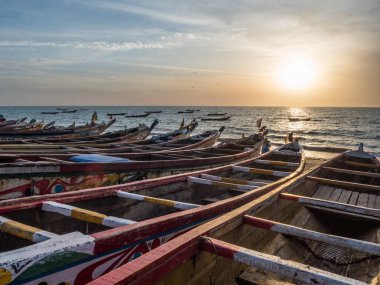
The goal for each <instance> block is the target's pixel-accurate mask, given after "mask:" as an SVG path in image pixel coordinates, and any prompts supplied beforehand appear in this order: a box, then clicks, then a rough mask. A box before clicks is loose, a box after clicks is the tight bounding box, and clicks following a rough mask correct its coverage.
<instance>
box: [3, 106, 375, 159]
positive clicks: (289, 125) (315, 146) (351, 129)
mask: <svg viewBox="0 0 380 285" xmlns="http://www.w3.org/2000/svg"><path fill="white" fill-rule="evenodd" d="M57 108H60V107H59V106H49V107H0V114H2V115H3V116H5V117H6V118H7V119H17V118H21V117H28V119H31V118H35V119H37V120H43V121H44V122H45V123H48V122H51V121H55V122H56V125H64V126H67V125H70V124H71V123H73V122H74V121H75V122H77V125H80V124H84V123H86V122H89V121H90V120H91V116H92V114H93V112H94V111H97V114H98V119H99V121H103V120H104V121H107V120H108V117H107V113H123V112H126V113H128V115H135V114H143V113H144V112H145V111H158V110H162V113H160V114H151V115H149V116H148V117H145V118H125V117H124V116H117V117H115V118H116V119H117V121H116V123H115V124H114V125H113V126H112V127H111V128H110V129H109V130H119V129H124V128H125V127H127V128H129V127H134V126H136V125H138V124H141V123H145V124H151V122H153V120H154V119H156V118H157V119H158V120H159V124H158V126H157V127H156V128H155V130H154V132H153V133H161V132H169V131H172V130H174V129H176V128H178V126H179V125H180V123H181V121H182V118H184V119H185V120H186V121H190V120H191V119H193V118H195V119H198V121H199V125H198V127H197V129H196V131H195V134H196V133H200V132H202V131H205V130H209V129H216V128H219V127H221V126H225V127H226V129H225V131H224V133H223V135H222V138H238V137H241V135H242V134H243V133H244V134H245V135H250V134H252V133H254V132H256V131H257V127H256V121H257V119H259V118H262V119H263V121H262V124H263V125H266V126H267V128H268V129H269V133H268V138H269V140H270V141H271V143H272V146H273V147H275V146H277V145H279V144H281V143H283V141H284V137H285V136H286V134H287V133H289V132H293V133H294V136H295V137H298V138H299V141H300V142H301V143H302V144H303V145H304V147H305V150H306V154H307V156H309V157H319V158H329V157H331V156H333V155H335V154H336V153H339V152H342V151H345V150H348V149H354V148H357V147H358V145H359V143H361V142H362V143H364V148H365V150H366V151H369V152H372V153H373V154H375V155H376V156H380V145H379V139H380V108H287V107H194V106H187V107H183V106H181V107H174V106H170V107H164V106H154V107H153V106H138V107H135V106H133V107H128V106H113V107H100V106H65V107H63V108H68V109H78V111H77V112H76V113H59V114H56V115H43V114H41V112H53V111H57ZM186 109H197V110H198V109H199V111H196V112H194V113H193V114H178V113H177V112H178V111H183V110H186ZM214 112H220V113H228V115H230V116H232V118H231V119H230V120H228V121H201V120H200V118H202V117H207V114H208V113H214ZM289 117H310V118H311V120H310V121H299V122H290V121H289V119H288V118H289Z"/></svg>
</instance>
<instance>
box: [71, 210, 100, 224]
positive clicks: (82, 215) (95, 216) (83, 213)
mask: <svg viewBox="0 0 380 285" xmlns="http://www.w3.org/2000/svg"><path fill="white" fill-rule="evenodd" d="M71 216H72V217H73V218H75V219H78V220H82V221H86V222H90V223H95V224H102V222H103V219H104V218H106V217H107V216H106V215H104V214H100V213H97V212H93V211H89V210H85V209H80V208H75V209H72V210H71Z"/></svg>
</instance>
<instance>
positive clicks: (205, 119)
mask: <svg viewBox="0 0 380 285" xmlns="http://www.w3.org/2000/svg"><path fill="white" fill-rule="evenodd" d="M229 119H231V116H228V117H223V118H201V120H202V121H227V120H229Z"/></svg>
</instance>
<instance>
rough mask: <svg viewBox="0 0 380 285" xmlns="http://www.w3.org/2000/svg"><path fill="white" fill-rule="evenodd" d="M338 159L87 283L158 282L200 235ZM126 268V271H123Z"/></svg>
mask: <svg viewBox="0 0 380 285" xmlns="http://www.w3.org/2000/svg"><path fill="white" fill-rule="evenodd" d="M342 157H344V153H341V154H338V155H336V156H334V157H333V158H331V159H330V160H328V161H326V162H323V163H321V164H319V165H316V166H315V167H313V168H311V169H309V170H307V171H305V172H304V173H303V174H301V175H300V176H296V177H293V178H292V179H290V180H288V181H286V182H285V183H284V184H282V185H280V186H279V187H276V188H274V189H273V190H272V191H270V192H268V193H266V194H264V195H262V196H261V197H259V198H257V199H255V200H253V201H251V202H249V203H247V204H245V205H243V206H241V207H239V208H237V209H235V210H233V211H231V212H229V213H226V214H223V215H221V216H219V217H216V218H215V219H213V220H211V221H209V222H206V223H204V224H202V225H200V226H198V227H196V228H194V229H191V230H189V231H188V232H187V233H185V234H182V235H180V236H178V237H176V238H174V239H172V240H170V241H168V242H167V243H165V244H162V245H161V246H160V247H159V250H153V251H149V252H147V253H145V254H144V255H142V256H140V257H139V258H138V259H135V260H133V261H131V262H129V263H128V264H127V265H123V266H121V267H118V268H116V269H114V270H113V271H111V272H109V273H107V274H105V275H103V276H101V277H99V278H98V279H96V280H94V281H92V282H90V283H88V284H91V285H104V284H115V283H116V282H123V283H120V284H124V283H128V284H130V285H132V284H142V283H144V282H147V284H153V283H155V282H158V281H159V280H160V279H162V278H164V277H165V276H167V275H168V274H169V273H170V272H171V271H173V270H175V269H176V268H177V267H178V266H180V265H181V264H184V263H185V262H187V261H189V260H190V259H191V258H193V256H194V255H195V254H197V253H198V252H200V247H199V244H200V242H201V236H205V235H206V236H207V235H212V234H213V233H215V232H217V231H219V230H221V229H222V228H223V227H224V226H225V225H226V223H228V224H233V223H238V225H241V224H242V220H243V216H244V215H246V214H249V213H252V211H259V210H260V209H263V208H265V207H267V206H268V205H269V204H271V203H272V202H274V201H276V200H278V199H279V195H280V193H282V192H285V191H289V190H292V189H294V188H295V187H298V186H299V185H300V184H302V183H303V182H304V181H305V179H306V177H307V176H308V175H310V174H313V173H316V172H318V171H319V169H321V167H323V166H328V165H330V164H332V163H333V162H334V161H335V160H337V159H340V158H342ZM235 227H236V226H235ZM126 266H128V270H126ZM141 282H142V283H141ZM144 284H145V283H144Z"/></svg>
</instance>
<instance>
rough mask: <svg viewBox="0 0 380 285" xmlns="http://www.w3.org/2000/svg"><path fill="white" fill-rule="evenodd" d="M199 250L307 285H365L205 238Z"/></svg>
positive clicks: (300, 264)
mask: <svg viewBox="0 0 380 285" xmlns="http://www.w3.org/2000/svg"><path fill="white" fill-rule="evenodd" d="M201 249H202V250H204V251H207V252H209V253H212V254H216V255H218V256H222V257H224V258H228V259H231V260H233V261H236V262H239V263H243V264H246V265H248V266H252V267H256V268H259V269H261V270H267V271H270V272H274V273H276V274H278V275H280V276H283V277H286V278H290V279H292V280H297V281H300V282H303V283H307V284H309V283H310V284H311V283H313V284H335V285H343V284H355V285H359V284H360V285H364V284H365V283H363V282H360V281H358V280H354V279H351V278H347V277H344V276H342V275H338V274H334V273H331V272H328V271H324V270H321V269H318V268H314V267H311V266H309V265H306V264H302V263H298V262H294V261H290V260H285V259H282V258H280V257H278V256H274V255H270V254H266V253H262V252H258V251H255V250H251V249H247V248H244V247H240V246H237V245H234V244H230V243H227V242H223V241H220V240H217V239H213V238H210V237H207V236H206V237H203V238H202V243H201Z"/></svg>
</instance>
